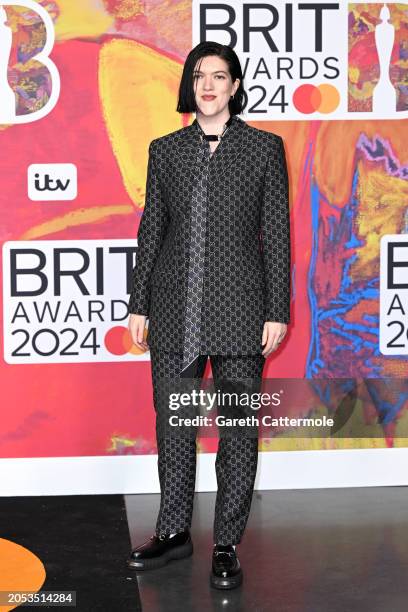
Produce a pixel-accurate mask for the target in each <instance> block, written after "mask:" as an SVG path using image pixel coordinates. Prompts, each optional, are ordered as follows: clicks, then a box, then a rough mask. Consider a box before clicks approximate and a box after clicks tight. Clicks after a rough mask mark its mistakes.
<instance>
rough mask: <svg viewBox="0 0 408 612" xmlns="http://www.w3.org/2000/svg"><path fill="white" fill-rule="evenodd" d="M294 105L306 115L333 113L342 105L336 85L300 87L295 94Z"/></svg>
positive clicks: (323, 84)
mask: <svg viewBox="0 0 408 612" xmlns="http://www.w3.org/2000/svg"><path fill="white" fill-rule="evenodd" d="M292 99H293V105H294V106H295V108H296V110H298V111H299V112H300V113H304V114H305V115H310V113H325V114H327V113H332V112H333V111H335V110H336V108H337V107H338V105H339V104H340V94H339V92H338V90H337V89H336V87H334V85H330V84H328V83H322V84H321V85H300V86H299V87H297V88H296V89H295V91H294V93H293V98H292Z"/></svg>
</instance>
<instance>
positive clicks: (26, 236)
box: [18, 204, 133, 240]
mask: <svg viewBox="0 0 408 612" xmlns="http://www.w3.org/2000/svg"><path fill="white" fill-rule="evenodd" d="M132 212H133V209H132V207H131V206H130V205H129V204H118V205H117V206H93V207H92V208H78V209H77V210H73V211H72V212H69V213H66V214H63V215H60V216H57V217H54V218H53V219H50V220H49V221H45V222H44V223H39V224H38V225H34V226H33V227H30V229H28V230H26V231H25V232H24V233H23V234H21V236H19V238H18V239H19V240H35V239H38V238H40V237H42V236H47V235H49V234H55V232H62V231H63V230H65V229H67V228H68V227H75V226H77V225H85V224H87V223H98V221H105V219H106V218H107V217H111V216H113V215H130V214H131V213H132Z"/></svg>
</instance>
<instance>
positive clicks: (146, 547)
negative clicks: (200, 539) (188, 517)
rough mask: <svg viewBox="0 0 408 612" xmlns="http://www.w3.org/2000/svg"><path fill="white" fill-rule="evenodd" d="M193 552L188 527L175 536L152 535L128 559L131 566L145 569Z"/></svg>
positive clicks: (160, 565) (161, 565)
mask: <svg viewBox="0 0 408 612" xmlns="http://www.w3.org/2000/svg"><path fill="white" fill-rule="evenodd" d="M192 553H193V542H192V540H191V535H190V531H189V530H188V529H186V530H185V531H182V532H180V533H177V534H176V535H175V536H173V537H172V538H170V536H168V535H165V536H157V535H152V536H151V537H150V539H149V540H147V541H146V542H144V543H143V544H141V545H140V546H138V547H137V548H134V549H133V550H132V552H131V553H130V557H129V559H128V561H127V564H128V566H129V567H131V568H134V569H138V570H144V569H156V568H158V567H163V565H166V563H168V562H169V561H171V560H172V559H183V558H184V557H189V556H190V555H191V554H192Z"/></svg>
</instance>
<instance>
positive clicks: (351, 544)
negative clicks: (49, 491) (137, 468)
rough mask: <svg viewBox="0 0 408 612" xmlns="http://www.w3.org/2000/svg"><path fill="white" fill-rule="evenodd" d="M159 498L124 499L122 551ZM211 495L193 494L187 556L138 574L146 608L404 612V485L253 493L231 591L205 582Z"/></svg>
mask: <svg viewBox="0 0 408 612" xmlns="http://www.w3.org/2000/svg"><path fill="white" fill-rule="evenodd" d="M159 500H160V498H159V495H131V496H127V497H126V508H127V514H128V522H129V529H130V535H131V541H132V546H137V545H138V544H140V543H142V542H143V541H145V540H146V539H148V537H149V536H150V535H151V534H152V533H153V531H154V523H155V519H156V516H157V512H158V507H159ZM214 503H215V494H214V493H196V496H195V503H194V516H193V524H192V536H193V543H194V554H193V556H192V557H190V558H188V559H183V560H181V561H172V562H170V563H169V564H168V565H167V566H165V567H164V568H161V569H159V570H152V571H149V572H147V571H146V572H138V573H137V577H138V582H139V589H140V597H141V600H142V606H143V610H145V611H146V612H156V611H160V612H162V611H165V612H173V610H174V611H176V610H177V612H180V611H182V612H190V611H194V612H206V611H207V610H208V611H210V610H211V611H217V612H218V611H224V610H233V611H234V612H241V611H242V612H252V611H254V612H266V611H268V612H269V611H274V612H337V611H338V612H345V611H347V612H365V611H368V612H385V611H386V612H405V611H406V610H408V517H407V511H408V504H407V489H406V488H405V487H375V488H352V489H313V490H310V489H308V490H296V491H260V492H257V491H255V493H254V497H253V502H252V508H251V514H250V518H249V522H248V525H247V528H246V531H245V534H244V537H243V539H242V542H241V544H240V545H238V546H237V551H238V554H239V558H240V561H241V565H242V568H243V571H244V582H243V584H242V586H241V587H239V588H238V589H235V590H232V591H225V592H223V591H217V590H214V589H212V588H211V587H210V586H209V569H210V563H211V548H212V521H213V512H214Z"/></svg>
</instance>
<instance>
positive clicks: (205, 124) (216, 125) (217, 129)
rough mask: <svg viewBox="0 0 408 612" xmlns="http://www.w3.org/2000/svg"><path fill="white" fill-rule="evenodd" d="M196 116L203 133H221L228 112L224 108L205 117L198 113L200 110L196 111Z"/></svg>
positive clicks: (228, 116)
mask: <svg viewBox="0 0 408 612" xmlns="http://www.w3.org/2000/svg"><path fill="white" fill-rule="evenodd" d="M196 118H197V121H198V123H199V124H200V127H201V129H202V130H203V132H204V134H221V132H222V130H223V129H224V125H225V123H227V121H228V119H229V118H230V112H229V110H228V109H225V110H223V111H222V112H221V113H217V114H216V115H211V116H210V117H207V116H206V115H203V113H200V111H197V114H196Z"/></svg>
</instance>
